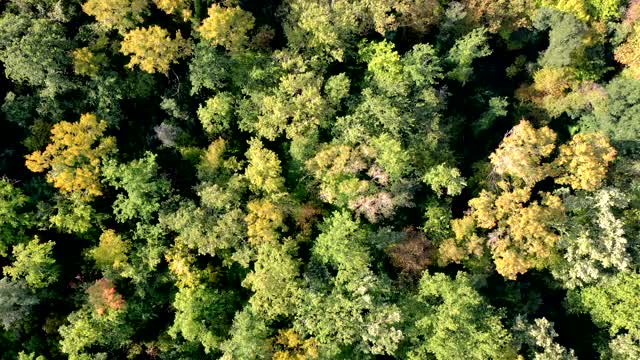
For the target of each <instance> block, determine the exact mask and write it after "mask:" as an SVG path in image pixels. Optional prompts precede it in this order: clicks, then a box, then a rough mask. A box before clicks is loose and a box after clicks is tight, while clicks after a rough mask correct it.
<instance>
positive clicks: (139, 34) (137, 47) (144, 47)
mask: <svg viewBox="0 0 640 360" xmlns="http://www.w3.org/2000/svg"><path fill="white" fill-rule="evenodd" d="M120 52H121V53H123V54H124V55H131V60H130V61H129V64H127V67H128V68H130V69H131V68H133V67H135V66H136V65H137V66H138V67H140V69H141V70H143V71H146V72H148V73H150V74H153V73H155V72H160V73H162V74H166V73H167V72H168V71H169V66H170V65H171V64H174V63H177V62H178V60H179V59H181V58H183V57H185V56H188V55H189V54H190V53H191V46H190V44H189V41H188V40H187V39H184V38H183V37H182V35H181V34H180V32H178V33H177V34H176V38H175V39H171V37H170V35H169V32H168V31H167V30H165V29H163V28H161V27H159V26H157V25H153V26H149V27H148V28H146V29H145V28H137V29H134V30H131V31H129V32H128V33H127V34H126V35H125V36H124V40H122V47H121V48H120Z"/></svg>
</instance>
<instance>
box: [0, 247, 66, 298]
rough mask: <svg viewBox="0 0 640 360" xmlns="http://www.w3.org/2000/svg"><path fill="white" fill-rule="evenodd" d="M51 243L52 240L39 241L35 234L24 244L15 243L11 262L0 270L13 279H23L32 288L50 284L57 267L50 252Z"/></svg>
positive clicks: (55, 275)
mask: <svg viewBox="0 0 640 360" xmlns="http://www.w3.org/2000/svg"><path fill="white" fill-rule="evenodd" d="M53 245H54V243H53V241H47V242H45V243H40V241H39V239H38V237H37V236H36V237H35V238H34V239H33V240H31V241H30V242H28V243H26V245H25V244H18V245H15V246H14V247H13V257H14V260H13V262H12V263H11V265H10V266H5V267H4V268H3V269H2V271H3V272H4V274H5V275H6V276H9V277H11V279H12V280H13V281H18V280H24V281H25V282H26V284H27V285H29V287H31V288H32V289H41V288H44V287H47V286H49V285H51V284H52V283H54V282H55V281H56V280H57V277H58V267H57V266H56V261H55V259H54V258H53V254H52V251H53Z"/></svg>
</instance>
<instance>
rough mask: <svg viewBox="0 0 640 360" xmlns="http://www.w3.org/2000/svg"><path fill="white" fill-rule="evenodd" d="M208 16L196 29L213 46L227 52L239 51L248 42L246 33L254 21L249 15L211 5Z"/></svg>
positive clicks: (237, 9)
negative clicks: (222, 48) (217, 46)
mask: <svg viewBox="0 0 640 360" xmlns="http://www.w3.org/2000/svg"><path fill="white" fill-rule="evenodd" d="M208 13H209V16H208V17H207V18H206V19H204V21H202V25H201V26H200V27H198V32H199V33H200V35H201V36H202V37H203V38H205V39H207V40H209V41H210V42H211V43H212V44H213V45H220V46H223V47H224V48H225V49H227V50H229V51H235V50H240V49H242V47H243V46H244V45H245V44H246V43H247V42H248V40H249V38H248V37H247V33H248V32H249V30H251V29H252V28H253V25H254V23H255V20H254V18H253V15H251V13H249V12H247V11H244V10H242V9H241V8H239V7H237V6H235V7H222V6H220V5H218V4H213V5H211V7H210V8H209V11H208Z"/></svg>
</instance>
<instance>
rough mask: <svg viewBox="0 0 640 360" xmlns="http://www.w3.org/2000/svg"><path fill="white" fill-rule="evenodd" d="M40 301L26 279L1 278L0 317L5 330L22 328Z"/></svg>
mask: <svg viewBox="0 0 640 360" xmlns="http://www.w3.org/2000/svg"><path fill="white" fill-rule="evenodd" d="M39 302H40V300H39V299H38V297H37V296H36V295H34V294H33V291H32V290H31V289H30V288H29V286H28V285H27V284H26V283H25V281H24V280H18V281H11V280H9V278H7V277H3V278H2V279H0V319H2V327H3V328H4V330H5V331H10V330H13V329H17V328H20V325H21V323H22V322H23V321H24V320H25V319H26V318H27V316H29V314H30V313H31V311H33V307H34V306H35V305H37V304H38V303H39Z"/></svg>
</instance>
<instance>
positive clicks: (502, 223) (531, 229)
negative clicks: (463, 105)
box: [439, 120, 616, 279]
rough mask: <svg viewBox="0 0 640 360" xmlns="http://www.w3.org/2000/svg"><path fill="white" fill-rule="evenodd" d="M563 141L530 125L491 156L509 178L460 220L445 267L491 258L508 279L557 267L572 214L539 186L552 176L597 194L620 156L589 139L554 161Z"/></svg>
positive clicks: (443, 255)
mask: <svg viewBox="0 0 640 360" xmlns="http://www.w3.org/2000/svg"><path fill="white" fill-rule="evenodd" d="M555 139H556V134H555V133H554V132H553V131H552V130H551V129H549V128H547V127H543V128H540V129H535V128H534V127H533V126H532V125H531V124H530V123H529V122H528V121H524V120H523V121H522V122H520V124H518V125H516V126H515V127H514V128H513V129H512V130H511V131H510V132H509V134H508V135H507V136H506V137H505V138H504V140H503V141H502V143H501V144H500V146H499V147H498V149H497V150H496V151H495V152H494V153H493V154H491V156H490V159H491V164H492V165H493V166H494V172H495V173H497V174H498V175H500V176H501V177H502V179H501V180H500V181H498V182H497V184H496V185H497V189H496V191H487V190H483V191H482V192H481V193H480V195H479V196H478V197H476V198H474V199H471V200H470V201H469V207H470V209H469V211H468V213H467V214H466V215H465V216H464V217H463V218H461V219H455V220H452V222H451V227H452V230H453V233H454V237H453V238H450V239H447V240H445V241H443V242H442V243H441V244H440V247H439V257H440V260H441V261H442V262H445V263H446V262H451V261H453V262H460V261H464V260H466V259H468V258H469V257H470V256H472V255H473V256H475V257H482V256H484V255H485V254H486V251H488V252H489V254H490V255H491V257H492V258H493V262H494V265H495V267H496V270H497V271H498V273H499V274H501V275H502V276H504V277H505V278H507V279H515V278H516V276H517V275H518V274H523V273H525V272H527V271H528V270H529V269H531V268H544V267H545V266H547V265H548V264H549V262H550V259H551V258H552V256H553V254H554V252H555V245H556V242H557V241H558V239H559V235H558V234H557V232H556V231H555V230H554V224H559V223H560V222H561V221H562V220H563V218H564V213H565V210H564V206H563V204H562V201H561V199H560V197H558V196H556V195H553V194H551V193H549V192H545V191H539V192H537V193H534V192H533V189H534V186H535V185H536V184H537V183H538V182H540V181H541V180H543V179H545V178H547V177H549V176H551V177H553V178H554V180H555V182H556V183H557V184H562V185H569V186H570V187H571V188H573V189H574V190H589V191H591V190H596V189H598V188H599V187H601V186H602V185H603V183H604V181H605V178H606V175H607V168H608V166H609V164H610V163H611V162H612V161H613V160H614V158H615V155H616V151H615V150H614V149H613V147H612V146H611V145H610V144H609V141H608V140H607V138H606V137H605V136H604V135H602V134H599V133H586V134H578V135H576V136H574V137H573V139H572V140H571V141H569V142H568V143H567V144H565V145H562V146H560V148H559V152H558V156H557V157H556V158H555V159H554V160H553V161H552V160H551V159H549V157H550V156H551V155H552V154H553V152H554V150H555V149H556V146H555ZM478 230H484V231H487V235H486V236H484V237H483V236H480V235H479V234H478Z"/></svg>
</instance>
